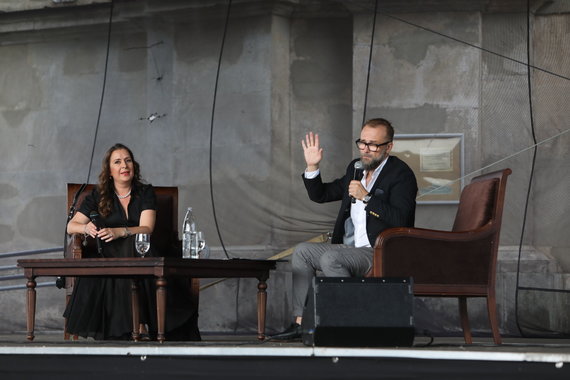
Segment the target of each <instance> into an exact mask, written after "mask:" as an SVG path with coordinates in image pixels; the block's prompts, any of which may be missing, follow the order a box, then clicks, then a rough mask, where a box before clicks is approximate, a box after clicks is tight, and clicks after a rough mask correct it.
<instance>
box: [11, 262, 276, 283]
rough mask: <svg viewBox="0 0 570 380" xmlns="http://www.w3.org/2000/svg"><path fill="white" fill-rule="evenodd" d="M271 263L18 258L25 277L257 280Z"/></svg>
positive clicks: (271, 267) (272, 265) (270, 268)
mask: <svg viewBox="0 0 570 380" xmlns="http://www.w3.org/2000/svg"><path fill="white" fill-rule="evenodd" d="M276 263H277V262H276V261H274V260H248V259H230V260H218V259H183V258H177V257H144V258H141V257H120V258H86V259H20V260H18V266H19V267H21V268H24V270H25V272H26V276H30V275H35V276H47V275H53V274H54V273H57V275H78V276H79V275H106V274H108V275H114V276H117V275H121V274H124V275H154V276H163V275H176V274H179V275H192V276H195V277H203V278H205V277H258V276H260V275H261V274H264V273H265V274H267V273H268V272H269V271H270V270H272V269H275V267H276Z"/></svg>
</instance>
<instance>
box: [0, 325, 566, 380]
mask: <svg viewBox="0 0 570 380" xmlns="http://www.w3.org/2000/svg"><path fill="white" fill-rule="evenodd" d="M203 339H204V340H203V341H202V342H168V341H166V342H164V343H158V342H132V341H94V340H91V339H89V340H86V339H80V340H78V341H64V340H63V339H62V334H61V333H60V334H54V333H42V332H41V331H38V332H37V333H36V338H35V340H34V341H33V342H29V341H27V340H26V332H21V333H20V334H12V335H0V378H1V379H3V380H5V379H28V378H29V379H31V378H34V379H36V378H37V379H59V380H61V379H82V380H85V379H106V380H109V379H123V380H124V379H131V378H132V379H147V378H148V379H150V378H154V379H157V378H160V379H163V378H164V379H171V378H184V379H210V380H211V379H256V378H260V379H458V378H461V379H462V380H466V379H541V380H545V379H569V378H570V340H560V339H548V340H546V339H520V338H505V339H504V344H503V345H501V346H496V345H494V344H493V343H492V340H491V339H490V338H476V337H475V338H474V339H475V344H473V345H470V346H467V345H465V344H464V343H463V338H460V337H441V338H438V337H436V338H435V339H434V341H433V343H432V344H431V345H429V346H426V345H427V344H428V343H429V340H428V338H424V337H417V338H416V340H415V342H414V346H413V347H408V348H396V347H387V348H364V347H363V348H342V347H308V346H304V345H303V344H302V343H300V342H298V343H297V342H288V343H282V342H277V341H271V340H266V341H263V342H260V341H259V340H258V339H257V335H256V334H255V333H254V332H252V334H251V335H247V336H243V335H240V336H232V335H208V334H204V336H203Z"/></svg>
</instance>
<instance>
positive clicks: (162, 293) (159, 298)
mask: <svg viewBox="0 0 570 380" xmlns="http://www.w3.org/2000/svg"><path fill="white" fill-rule="evenodd" d="M165 316H166V278H164V277H158V278H157V279H156V319H157V322H158V336H157V339H158V341H159V342H160V343H162V342H164V340H165V339H166V338H165V336H164V327H165Z"/></svg>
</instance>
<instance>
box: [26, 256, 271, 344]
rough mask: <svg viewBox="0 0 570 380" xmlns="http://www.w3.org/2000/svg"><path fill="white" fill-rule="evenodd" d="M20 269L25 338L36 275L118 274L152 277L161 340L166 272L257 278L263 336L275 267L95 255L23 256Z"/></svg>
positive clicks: (136, 320) (32, 312)
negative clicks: (24, 285) (269, 282)
mask: <svg viewBox="0 0 570 380" xmlns="http://www.w3.org/2000/svg"><path fill="white" fill-rule="evenodd" d="M18 266H20V267H22V268H23V269H24V275H25V277H26V278H27V279H28V282H27V288H28V291H27V329H28V332H27V339H28V340H30V341H31V340H33V339H34V325H35V314H36V277H40V276H74V277H89V276H91V277H93V276H95V277H122V278H132V279H133V280H136V279H139V278H144V277H154V278H155V279H156V315H157V321H158V336H157V339H158V340H159V341H160V342H164V340H165V336H164V333H165V331H164V326H165V316H166V285H167V277H168V276H184V277H190V278H225V277H230V278H257V279H258V281H259V283H258V285H257V289H258V290H257V336H258V338H259V339H260V340H261V339H264V338H265V312H266V305H267V293H266V289H267V283H266V281H267V279H268V278H269V271H270V270H272V269H275V266H276V261H273V260H247V259H231V260H214V259H182V258H173V257H145V258H138V257H136V258H135V257H133V258H97V259H24V260H18ZM136 284H137V281H133V299H132V307H133V339H134V340H138V338H139V336H138V325H139V310H138V289H137V285H136Z"/></svg>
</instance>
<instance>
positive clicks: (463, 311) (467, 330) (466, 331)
mask: <svg viewBox="0 0 570 380" xmlns="http://www.w3.org/2000/svg"><path fill="white" fill-rule="evenodd" d="M459 316H460V317H461V328H463V337H464V338H465V343H467V344H472V343H473V338H472V337H471V327H469V315H468V314H467V298H466V297H459Z"/></svg>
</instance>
